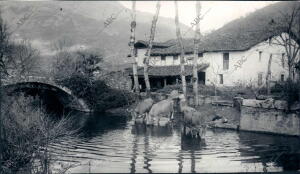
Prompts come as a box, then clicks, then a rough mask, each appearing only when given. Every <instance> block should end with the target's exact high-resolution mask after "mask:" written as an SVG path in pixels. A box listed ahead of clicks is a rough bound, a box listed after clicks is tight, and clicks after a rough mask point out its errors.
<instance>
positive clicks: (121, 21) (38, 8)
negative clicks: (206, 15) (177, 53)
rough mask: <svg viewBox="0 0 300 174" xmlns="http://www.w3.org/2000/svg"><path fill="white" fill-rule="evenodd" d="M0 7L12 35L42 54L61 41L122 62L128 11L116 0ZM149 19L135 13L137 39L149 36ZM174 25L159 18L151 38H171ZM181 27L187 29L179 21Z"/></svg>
mask: <svg viewBox="0 0 300 174" xmlns="http://www.w3.org/2000/svg"><path fill="white" fill-rule="evenodd" d="M0 6H1V9H2V12H3V14H2V15H3V18H4V19H5V20H6V21H7V23H8V24H9V27H10V30H11V31H12V32H13V35H14V36H15V37H18V38H26V39H29V40H32V41H33V43H34V46H36V47H37V48H38V49H39V50H40V51H41V53H42V54H44V55H48V56H49V55H51V54H52V53H53V51H54V50H53V49H54V48H53V44H54V43H56V42H58V41H59V40H65V44H66V46H67V47H69V48H70V49H71V50H75V49H78V48H90V49H94V50H98V51H100V52H102V53H103V54H104V55H105V60H106V61H109V62H111V63H113V64H122V63H124V62H125V61H126V56H127V54H128V53H129V47H128V42H129V37H130V21H131V14H130V13H131V12H130V9H127V8H125V7H124V6H122V5H121V4H120V3H119V2H117V1H112V2H109V1H98V2H95V1H88V2H87V1H84V2H83V1H74V2H70V1H55V2H53V1H52V2H51V1H48V2H42V1H39V2H24V1H23V2H20V1H19V2H12V1H10V2H9V1H2V2H0ZM111 18H114V19H113V20H112V22H108V21H109V20H110V19H111ZM152 18H153V14H150V13H144V12H139V11H138V12H137V28H136V37H137V38H139V39H146V38H148V37H149V34H150V25H151V21H152ZM105 23H106V24H107V23H108V25H107V27H105ZM174 25H175V24H174V19H170V18H164V17H159V20H158V24H157V32H156V39H155V40H156V41H165V40H168V39H171V38H174V37H175V36H176V34H175V26H174ZM181 27H182V30H183V31H186V30H188V27H187V26H185V25H183V24H182V25H181Z"/></svg>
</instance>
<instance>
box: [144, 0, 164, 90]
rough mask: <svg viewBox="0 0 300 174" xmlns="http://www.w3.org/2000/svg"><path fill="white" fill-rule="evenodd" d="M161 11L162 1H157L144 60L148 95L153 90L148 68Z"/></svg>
mask: <svg viewBox="0 0 300 174" xmlns="http://www.w3.org/2000/svg"><path fill="white" fill-rule="evenodd" d="M159 10H160V1H157V4H156V12H155V15H154V16H153V20H152V25H151V31H150V38H149V43H148V48H147V51H146V54H145V56H146V57H145V60H144V78H145V84H146V91H147V94H149V93H150V90H151V87H150V81H149V74H148V71H149V69H148V67H149V59H150V56H151V49H152V44H153V40H154V36H155V30H156V23H157V20H158V15H159Z"/></svg>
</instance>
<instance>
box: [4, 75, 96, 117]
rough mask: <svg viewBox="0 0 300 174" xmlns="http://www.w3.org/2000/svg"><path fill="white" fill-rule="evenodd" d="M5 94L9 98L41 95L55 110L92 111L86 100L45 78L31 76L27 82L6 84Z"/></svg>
mask: <svg viewBox="0 0 300 174" xmlns="http://www.w3.org/2000/svg"><path fill="white" fill-rule="evenodd" d="M3 92H4V93H6V95H9V96H11V95H14V94H17V93H18V92H24V93H27V94H29V95H39V96H40V97H41V98H42V99H43V100H47V101H48V103H50V104H51V105H52V106H51V107H52V108H54V109H55V108H57V107H63V108H66V109H71V110H77V111H82V112H90V111H91V110H90V109H89V107H88V106H87V104H86V103H85V102H84V100H83V99H81V98H78V97H77V96H76V95H75V94H73V93H72V91H71V90H70V89H68V88H66V87H63V86H60V85H58V84H56V83H54V82H53V80H51V79H49V78H45V77H33V76H30V77H29V78H27V79H26V80H18V81H17V82H13V81H10V82H4V84H3ZM49 101H50V102H49Z"/></svg>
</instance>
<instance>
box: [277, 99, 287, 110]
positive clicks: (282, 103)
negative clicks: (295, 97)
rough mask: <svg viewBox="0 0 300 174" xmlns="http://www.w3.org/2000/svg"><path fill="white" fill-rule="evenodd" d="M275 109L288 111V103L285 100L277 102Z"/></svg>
mask: <svg viewBox="0 0 300 174" xmlns="http://www.w3.org/2000/svg"><path fill="white" fill-rule="evenodd" d="M274 107H275V109H282V110H284V109H287V102H286V101H283V100H275V102H274Z"/></svg>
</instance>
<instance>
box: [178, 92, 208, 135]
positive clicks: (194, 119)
mask: <svg viewBox="0 0 300 174" xmlns="http://www.w3.org/2000/svg"><path fill="white" fill-rule="evenodd" d="M179 98H180V110H181V112H182V113H183V122H184V134H186V133H187V134H191V135H192V137H193V136H196V137H197V136H198V137H201V138H203V137H204V135H205V133H206V125H205V119H204V116H203V115H202V114H201V113H200V112H199V111H197V110H196V109H195V108H193V107H190V106H188V105H187V102H186V100H185V98H184V97H183V96H181V97H179Z"/></svg>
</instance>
